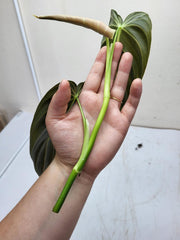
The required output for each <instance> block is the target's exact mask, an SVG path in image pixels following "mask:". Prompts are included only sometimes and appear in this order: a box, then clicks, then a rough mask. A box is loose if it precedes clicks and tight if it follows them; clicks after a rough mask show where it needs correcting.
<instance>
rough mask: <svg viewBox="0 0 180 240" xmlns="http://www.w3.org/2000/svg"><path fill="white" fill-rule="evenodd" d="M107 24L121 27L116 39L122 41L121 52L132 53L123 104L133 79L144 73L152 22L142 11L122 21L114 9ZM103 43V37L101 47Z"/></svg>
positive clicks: (104, 40) (115, 27) (114, 27)
mask: <svg viewBox="0 0 180 240" xmlns="http://www.w3.org/2000/svg"><path fill="white" fill-rule="evenodd" d="M109 26H110V27H111V28H113V29H115V30H117V29H119V28H120V29H121V33H120V37H119V38H118V40H117V41H119V42H122V44H123V52H130V53H131V54H132V55H133V65H132V70H131V74H130V77H129V81H128V86H127V89H126V93H125V96H124V99H123V103H122V106H123V105H124V103H125V102H126V100H127V98H128V95H129V89H130V86H131V83H132V81H133V79H135V78H138V77H139V78H142V77H143V75H144V72H145V69H146V66H147V61H148V58H149V52H150V47H151V29H152V24H151V20H150V18H149V16H148V14H146V13H144V12H134V13H131V14H130V15H128V16H127V17H126V19H125V20H124V21H123V20H122V18H121V16H119V15H118V13H117V12H116V11H115V10H111V17H110V21H109ZM104 45H106V39H105V38H104V37H103V39H102V42H101V47H102V46H104ZM122 106H121V108H122Z"/></svg>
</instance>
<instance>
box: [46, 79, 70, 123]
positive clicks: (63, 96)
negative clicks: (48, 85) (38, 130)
mask: <svg viewBox="0 0 180 240" xmlns="http://www.w3.org/2000/svg"><path fill="white" fill-rule="evenodd" d="M70 98H71V89H70V85H69V82H68V81H67V80H63V81H62V82H61V83H60V85H59V88H58V90H57V92H56V93H55V94H54V96H53V97H52V100H51V102H50V104H49V108H48V112H47V117H46V118H47V121H48V120H49V119H62V118H63V117H64V116H65V113H66V110H67V106H68V102H69V101H70Z"/></svg>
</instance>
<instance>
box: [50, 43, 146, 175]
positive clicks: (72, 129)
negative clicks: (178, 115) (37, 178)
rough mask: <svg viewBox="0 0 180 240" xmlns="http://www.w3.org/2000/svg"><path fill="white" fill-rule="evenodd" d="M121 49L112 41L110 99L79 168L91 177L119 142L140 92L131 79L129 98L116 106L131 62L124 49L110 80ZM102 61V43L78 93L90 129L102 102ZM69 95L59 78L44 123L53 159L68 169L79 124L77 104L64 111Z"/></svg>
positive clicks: (77, 146)
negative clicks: (94, 137)
mask: <svg viewBox="0 0 180 240" xmlns="http://www.w3.org/2000/svg"><path fill="white" fill-rule="evenodd" d="M121 52H122V44H121V43H116V45H115V51H114V56H113V62H112V74H111V99H110V101H109V106H108V109H107V112H106V115H105V118H104V120H103V122H102V125H101V127H100V130H99V133H98V135H97V138H96V141H95V144H94V147H93V149H92V151H91V153H90V155H89V157H88V160H87V162H86V164H85V166H84V168H83V172H84V173H86V175H88V176H89V177H91V178H93V179H94V178H95V177H96V176H97V175H98V173H99V172H100V171H101V170H102V169H103V168H104V167H105V166H106V165H107V164H108V163H109V162H110V161H111V160H112V158H113V157H114V155H115V154H116V152H117V151H118V149H119V147H120V146H121V144H122V142H123V140H124V137H125V135H126V133H127V130H128V128H129V125H130V123H131V121H132V119H133V116H134V114H135V111H136V109H137V106H138V103H139V100H140V96H141V92H142V83H141V80H140V79H136V80H134V81H133V83H132V85H131V89H130V95H129V98H128V100H127V102H126V104H125V105H124V107H123V108H122V110H121V111H120V110H119V107H120V104H121V103H120V101H119V100H122V99H123V96H124V93H125V90H126V85H127V81H128V77H129V72H130V69H131V65H132V55H131V54H130V53H124V54H123V56H122V58H121V61H120V64H119V67H118V73H117V76H116V79H115V80H114V81H113V79H114V76H115V73H116V70H117V65H118V61H119V58H120V56H121ZM105 62H106V47H103V48H102V49H101V50H100V52H99V53H98V55H97V57H96V60H95V62H94V65H93V67H92V69H91V71H90V73H89V75H88V77H87V80H86V82H85V84H84V87H83V89H82V92H81V94H80V97H79V100H80V102H81V105H82V108H83V111H84V114H85V116H86V118H87V119H88V121H89V125H90V132H91V131H92V129H93V126H94V124H95V122H96V119H97V117H98V114H99V111H100V109H101V106H102V103H103V88H104V70H105ZM70 95H71V91H70V87H69V83H68V81H66V80H63V81H62V82H61V84H60V87H59V89H58V90H57V92H56V93H55V95H54V96H53V98H52V100H51V103H50V105H49V109H48V112H47V117H46V126H47V130H48V133H49V135H50V138H51V140H52V143H53V145H54V147H55V149H56V157H55V161H57V162H59V163H61V164H63V165H64V166H66V167H68V168H69V169H72V168H73V166H74V165H75V164H76V162H77V160H78V158H79V156H80V153H81V148H82V143H83V124H82V116H81V113H80V110H79V107H78V105H77V104H75V105H74V107H73V108H72V110H71V111H70V112H68V113H66V109H67V103H68V102H69V100H70Z"/></svg>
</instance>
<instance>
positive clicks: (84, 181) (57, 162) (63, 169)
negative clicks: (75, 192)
mask: <svg viewBox="0 0 180 240" xmlns="http://www.w3.org/2000/svg"><path fill="white" fill-rule="evenodd" d="M51 164H53V165H54V166H55V167H56V168H57V169H58V171H59V172H60V174H61V175H63V176H64V178H65V179H66V180H67V179H68V177H69V175H70V174H71V172H72V170H73V167H74V166H72V165H70V164H66V163H64V162H63V160H62V159H60V158H59V157H58V155H57V154H56V155H55V158H54V160H53V161H52V163H51ZM94 180H95V178H94V177H92V176H90V175H89V174H87V173H86V172H85V171H82V172H81V173H79V174H78V175H77V177H76V180H75V182H74V183H75V184H78V185H79V184H80V185H84V186H88V185H89V186H92V185H93V182H94Z"/></svg>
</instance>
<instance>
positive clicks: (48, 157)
mask: <svg viewBox="0 0 180 240" xmlns="http://www.w3.org/2000/svg"><path fill="white" fill-rule="evenodd" d="M69 83H70V87H71V100H70V101H69V103H68V109H67V111H69V110H70V109H71V108H72V106H73V105H74V104H75V102H76V99H77V97H78V96H79V95H80V93H81V90H82V87H83V83H80V84H79V85H76V83H74V82H73V81H69ZM58 86H59V84H56V85H55V86H54V87H52V88H51V89H50V90H49V91H48V92H47V93H46V94H45V96H44V97H43V98H42V100H41V102H40V103H39V105H38V107H37V109H36V112H35V114H34V118H33V121H32V124H31V130H30V155H31V158H32V160H33V162H34V167H35V170H36V172H37V174H38V175H40V174H41V173H42V172H43V171H44V170H45V169H46V168H47V167H48V166H49V164H50V163H51V161H52V160H53V158H54V156H55V149H54V147H53V144H52V142H51V139H50V137H49V135H48V132H47V129H46V125H45V118H46V114H47V110H48V106H49V103H50V101H51V99H52V97H53V95H54V94H55V92H56V91H57V89H58Z"/></svg>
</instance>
